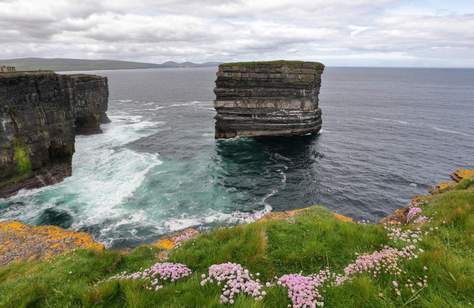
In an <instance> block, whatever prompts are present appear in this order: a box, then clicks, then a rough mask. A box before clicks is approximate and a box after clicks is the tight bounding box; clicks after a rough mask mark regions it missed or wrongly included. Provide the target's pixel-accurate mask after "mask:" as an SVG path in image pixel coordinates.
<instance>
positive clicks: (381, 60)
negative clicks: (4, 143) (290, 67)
mask: <svg viewBox="0 0 474 308" xmlns="http://www.w3.org/2000/svg"><path fill="white" fill-rule="evenodd" d="M18 57H68V58H88V59H120V60H132V61H144V62H154V63H161V62H164V61H167V60H174V61H194V62H205V61H229V60H256V59H266V60H269V59H302V60H320V61H322V62H324V63H326V64H327V65H348V66H434V67H474V0H450V1H446V0H411V1H410V0H265V1H263V0H261V1H258V0H253V1H251V0H202V1H193V0H156V1H152V0H0V59H2V58H3V59H6V58H18Z"/></svg>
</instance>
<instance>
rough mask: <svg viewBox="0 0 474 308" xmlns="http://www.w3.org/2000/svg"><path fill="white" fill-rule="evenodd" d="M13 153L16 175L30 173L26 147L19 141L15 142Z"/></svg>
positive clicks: (29, 161)
mask: <svg viewBox="0 0 474 308" xmlns="http://www.w3.org/2000/svg"><path fill="white" fill-rule="evenodd" d="M14 148H15V153H14V159H15V162H16V167H17V171H18V175H24V174H28V173H30V172H31V160H30V155H29V153H28V147H27V146H26V145H25V143H24V142H22V141H21V140H16V141H15V145H14Z"/></svg>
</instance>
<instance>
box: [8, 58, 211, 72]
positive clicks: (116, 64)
mask: <svg viewBox="0 0 474 308" xmlns="http://www.w3.org/2000/svg"><path fill="white" fill-rule="evenodd" d="M219 64H220V63H219V62H205V63H193V62H181V63H179V62H174V61H167V62H164V63H161V64H156V63H145V62H132V61H120V60H86V59H69V58H16V59H0V65H8V66H14V67H16V70H17V71H35V70H51V71H62V72H67V71H95V70H121V69H151V68H189V67H212V66H217V65H219Z"/></svg>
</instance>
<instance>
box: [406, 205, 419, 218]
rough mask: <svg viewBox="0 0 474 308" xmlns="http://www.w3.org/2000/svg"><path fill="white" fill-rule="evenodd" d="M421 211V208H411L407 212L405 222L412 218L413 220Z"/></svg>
mask: <svg viewBox="0 0 474 308" xmlns="http://www.w3.org/2000/svg"><path fill="white" fill-rule="evenodd" d="M421 212H422V210H421V208H419V207H411V208H410V209H409V210H408V214H407V221H408V222H410V221H412V220H413V218H415V216H416V215H418V214H419V213H421Z"/></svg>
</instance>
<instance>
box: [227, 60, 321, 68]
mask: <svg viewBox="0 0 474 308" xmlns="http://www.w3.org/2000/svg"><path fill="white" fill-rule="evenodd" d="M303 65H304V67H305V68H314V69H324V64H322V63H320V62H310V61H288V60H275V61H253V62H252V61H251V62H228V63H223V64H221V65H219V67H221V68H225V67H232V66H240V67H245V68H256V67H258V66H271V67H280V66H288V67H292V68H302V67H303Z"/></svg>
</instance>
